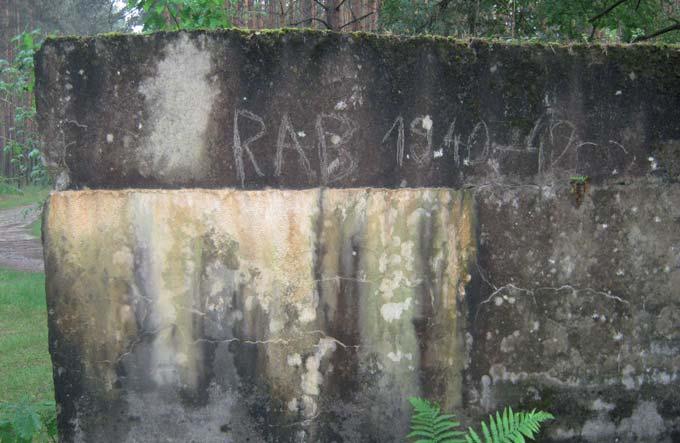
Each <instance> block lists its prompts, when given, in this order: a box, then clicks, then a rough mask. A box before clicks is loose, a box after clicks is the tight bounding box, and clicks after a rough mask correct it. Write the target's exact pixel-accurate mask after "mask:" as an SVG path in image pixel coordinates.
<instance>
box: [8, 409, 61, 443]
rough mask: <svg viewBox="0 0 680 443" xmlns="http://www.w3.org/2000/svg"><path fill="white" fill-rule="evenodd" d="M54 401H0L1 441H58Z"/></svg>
mask: <svg viewBox="0 0 680 443" xmlns="http://www.w3.org/2000/svg"><path fill="white" fill-rule="evenodd" d="M56 438H57V416H56V407H55V404H54V402H40V403H31V402H29V401H27V400H22V401H21V402H19V403H0V443H30V442H34V441H57V440H56Z"/></svg>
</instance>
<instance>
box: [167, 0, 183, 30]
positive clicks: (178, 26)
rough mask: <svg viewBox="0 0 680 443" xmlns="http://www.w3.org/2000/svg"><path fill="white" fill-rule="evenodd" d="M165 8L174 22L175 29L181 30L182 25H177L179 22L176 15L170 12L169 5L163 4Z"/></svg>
mask: <svg viewBox="0 0 680 443" xmlns="http://www.w3.org/2000/svg"><path fill="white" fill-rule="evenodd" d="M165 9H166V10H167V11H168V15H169V16H170V17H171V18H172V21H173V22H175V26H177V30H178V31H179V30H181V29H182V27H181V26H180V25H179V22H178V21H177V17H175V15H174V14H173V13H172V11H171V10H170V5H165Z"/></svg>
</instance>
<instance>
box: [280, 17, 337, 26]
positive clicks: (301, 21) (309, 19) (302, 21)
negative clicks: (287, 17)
mask: <svg viewBox="0 0 680 443" xmlns="http://www.w3.org/2000/svg"><path fill="white" fill-rule="evenodd" d="M311 21H316V22H319V23H323V25H324V26H325V27H326V29H331V27H330V25H329V24H328V22H327V21H325V20H321V19H320V18H316V17H312V18H306V19H304V20H300V21H299V22H294V23H288V26H297V25H301V24H303V23H306V22H311Z"/></svg>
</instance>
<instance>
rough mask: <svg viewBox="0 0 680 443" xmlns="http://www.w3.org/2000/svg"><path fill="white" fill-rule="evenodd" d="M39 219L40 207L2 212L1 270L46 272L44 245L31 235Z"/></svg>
mask: <svg viewBox="0 0 680 443" xmlns="http://www.w3.org/2000/svg"><path fill="white" fill-rule="evenodd" d="M38 217H40V206H38V205H29V206H21V207H18V208H12V209H2V210H0V268H7V269H14V270H17V271H27V272H43V271H44V268H45V266H44V263H43V252H42V244H41V242H40V239H39V238H35V237H34V236H33V234H31V223H33V222H34V221H35V220H36V219H37V218H38Z"/></svg>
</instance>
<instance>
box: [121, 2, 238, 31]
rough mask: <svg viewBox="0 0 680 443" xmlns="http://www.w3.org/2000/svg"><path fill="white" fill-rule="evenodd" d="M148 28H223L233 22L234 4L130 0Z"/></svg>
mask: <svg viewBox="0 0 680 443" xmlns="http://www.w3.org/2000/svg"><path fill="white" fill-rule="evenodd" d="M127 9H128V10H129V11H133V12H135V13H138V14H140V15H141V17H142V21H143V23H144V31H164V30H180V29H223V28H230V27H231V26H232V16H233V7H232V6H231V3H229V2H226V3H225V1H224V0H127Z"/></svg>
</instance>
